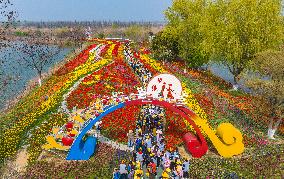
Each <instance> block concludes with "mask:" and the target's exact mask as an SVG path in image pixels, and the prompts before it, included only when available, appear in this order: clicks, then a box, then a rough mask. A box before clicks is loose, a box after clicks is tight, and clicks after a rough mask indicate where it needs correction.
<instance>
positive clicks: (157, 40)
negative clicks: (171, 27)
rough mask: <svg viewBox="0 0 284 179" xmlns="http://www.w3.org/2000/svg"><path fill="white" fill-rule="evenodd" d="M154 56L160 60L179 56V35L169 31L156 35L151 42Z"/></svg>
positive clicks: (169, 59)
mask: <svg viewBox="0 0 284 179" xmlns="http://www.w3.org/2000/svg"><path fill="white" fill-rule="evenodd" d="M151 50H152V52H153V55H154V58H155V59H158V60H168V61H171V60H174V59H176V58H177V57H178V54H179V49H178V37H177V36H176V35H174V34H172V33H167V31H161V32H159V33H157V34H156V35H155V37H154V38H153V40H152V43H151Z"/></svg>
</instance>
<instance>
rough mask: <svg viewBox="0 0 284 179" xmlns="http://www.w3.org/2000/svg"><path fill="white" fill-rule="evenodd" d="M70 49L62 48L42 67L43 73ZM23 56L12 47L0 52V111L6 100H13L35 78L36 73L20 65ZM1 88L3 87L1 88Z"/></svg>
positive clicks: (52, 47) (22, 64)
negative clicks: (49, 62) (50, 61)
mask: <svg viewBox="0 0 284 179" xmlns="http://www.w3.org/2000/svg"><path fill="white" fill-rule="evenodd" d="M50 48H51V49H55V47H54V46H50ZM71 50H72V49H70V48H62V49H61V51H60V53H59V54H57V55H55V56H54V57H53V58H51V60H52V63H51V64H48V65H46V66H45V67H44V69H43V72H44V73H45V72H47V71H48V69H50V68H52V67H53V66H54V65H55V64H56V63H58V62H60V61H61V60H63V59H64V57H65V55H66V54H68V53H69V52H70V51H71ZM24 55H25V54H23V53H21V52H19V51H16V49H15V48H13V47H8V48H4V49H2V50H1V51H0V59H1V61H0V62H1V65H0V73H2V74H0V75H1V82H0V84H1V85H0V86H1V87H2V88H1V89H0V109H3V108H4V107H5V104H6V103H7V101H8V100H11V99H13V98H14V97H15V96H18V95H19V93H20V92H22V91H23V90H24V89H25V88H26V86H27V84H28V82H29V81H30V80H32V79H34V78H36V77H37V72H36V70H35V69H32V68H31V67H27V66H26V65H25V64H24V63H21V62H20V61H21V58H22V56H24ZM3 86H5V87H4V88H3Z"/></svg>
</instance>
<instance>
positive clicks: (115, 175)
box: [112, 168, 120, 179]
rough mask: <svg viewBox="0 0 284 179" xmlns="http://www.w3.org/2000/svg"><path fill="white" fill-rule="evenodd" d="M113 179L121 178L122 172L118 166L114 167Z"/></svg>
mask: <svg viewBox="0 0 284 179" xmlns="http://www.w3.org/2000/svg"><path fill="white" fill-rule="evenodd" d="M112 178H113V179H119V178H120V173H119V171H118V169H117V168H114V171H113V174H112Z"/></svg>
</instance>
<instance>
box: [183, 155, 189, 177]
mask: <svg viewBox="0 0 284 179" xmlns="http://www.w3.org/2000/svg"><path fill="white" fill-rule="evenodd" d="M189 166H190V163H189V161H188V160H187V159H185V161H184V162H183V164H182V171H183V178H189Z"/></svg>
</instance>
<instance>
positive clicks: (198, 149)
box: [66, 99, 208, 160]
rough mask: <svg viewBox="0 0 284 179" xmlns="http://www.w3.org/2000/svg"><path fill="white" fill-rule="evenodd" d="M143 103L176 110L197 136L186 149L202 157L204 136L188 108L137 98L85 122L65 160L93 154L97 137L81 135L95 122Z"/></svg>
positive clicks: (205, 143)
mask: <svg viewBox="0 0 284 179" xmlns="http://www.w3.org/2000/svg"><path fill="white" fill-rule="evenodd" d="M144 104H153V105H156V106H161V107H164V108H166V109H169V110H171V111H173V112H176V113H178V114H179V115H180V116H181V117H183V118H184V119H185V120H186V121H187V122H188V123H189V124H190V125H191V126H192V127H193V129H194V130H195V131H196V134H197V138H198V139H199V140H198V142H196V141H195V142H194V143H192V144H191V145H192V146H191V147H190V148H188V149H189V150H190V152H191V153H192V155H193V156H195V157H202V156H203V155H205V154H206V152H207V150H208V146H207V142H206V140H205V138H204V136H203V135H202V133H201V131H200V129H199V128H198V127H197V125H196V124H195V122H194V121H193V120H192V119H191V117H190V116H189V115H195V114H194V113H193V112H192V111H191V110H190V109H187V110H186V111H185V110H184V109H185V108H184V107H183V108H182V109H181V108H180V107H178V106H177V105H175V104H173V103H169V102H167V101H160V100H155V99H137V100H132V101H127V102H123V103H120V104H118V105H116V106H110V107H107V108H105V109H104V112H103V113H101V114H100V115H99V116H97V117H96V118H93V119H91V120H90V121H88V122H86V123H85V125H84V126H83V128H82V130H81V132H80V133H79V135H78V136H77V137H76V139H75V141H74V142H73V145H72V146H71V148H70V151H69V153H68V155H67V157H66V160H88V159H89V158H90V157H91V156H92V155H93V154H94V152H95V148H96V143H97V139H96V138H95V137H92V136H90V137H88V138H87V139H86V140H85V141H83V137H84V136H85V134H86V133H87V132H88V131H89V130H90V129H91V128H92V127H93V126H94V125H95V123H96V122H98V121H99V120H101V119H102V118H103V117H104V116H106V115H107V114H109V113H112V112H113V111H115V110H117V109H120V108H123V107H127V106H133V105H144ZM187 113H188V114H187Z"/></svg>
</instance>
